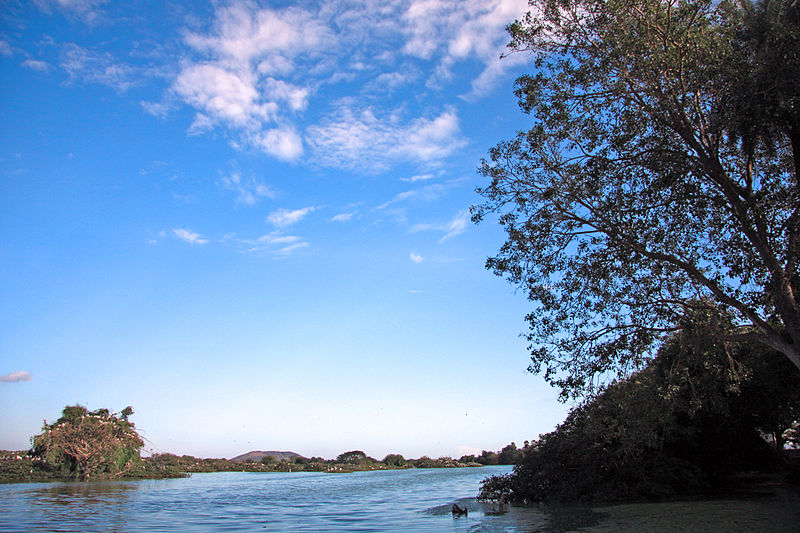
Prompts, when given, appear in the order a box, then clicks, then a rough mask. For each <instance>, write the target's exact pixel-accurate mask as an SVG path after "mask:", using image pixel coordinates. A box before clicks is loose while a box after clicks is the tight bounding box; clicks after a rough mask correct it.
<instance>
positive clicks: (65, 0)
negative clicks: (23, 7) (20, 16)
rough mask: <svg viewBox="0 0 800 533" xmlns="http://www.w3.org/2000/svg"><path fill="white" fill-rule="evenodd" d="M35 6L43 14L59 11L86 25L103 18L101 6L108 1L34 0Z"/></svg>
mask: <svg viewBox="0 0 800 533" xmlns="http://www.w3.org/2000/svg"><path fill="white" fill-rule="evenodd" d="M34 1H35V3H36V5H37V6H39V8H40V9H42V10H43V11H45V12H48V13H49V12H50V11H51V10H52V9H54V8H55V9H59V10H60V11H63V12H65V13H68V14H72V15H76V16H78V17H80V18H82V19H83V20H84V21H86V22H87V23H90V24H92V23H96V22H98V21H99V20H101V19H102V17H103V12H102V8H101V6H102V5H103V4H107V3H108V1H109V0H34Z"/></svg>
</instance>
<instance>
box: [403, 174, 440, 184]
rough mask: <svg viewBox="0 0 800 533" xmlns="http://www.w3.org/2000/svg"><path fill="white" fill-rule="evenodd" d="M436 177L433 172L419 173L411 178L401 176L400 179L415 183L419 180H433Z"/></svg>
mask: <svg viewBox="0 0 800 533" xmlns="http://www.w3.org/2000/svg"><path fill="white" fill-rule="evenodd" d="M435 177H436V176H434V175H433V174H417V175H415V176H411V177H410V178H400V181H408V182H411V183H415V182H417V181H427V180H432V179H433V178H435Z"/></svg>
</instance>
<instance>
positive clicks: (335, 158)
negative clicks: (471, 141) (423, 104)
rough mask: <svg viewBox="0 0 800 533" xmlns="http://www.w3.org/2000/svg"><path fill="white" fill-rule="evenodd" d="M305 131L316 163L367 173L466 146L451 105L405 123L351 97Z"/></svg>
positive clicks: (423, 160)
mask: <svg viewBox="0 0 800 533" xmlns="http://www.w3.org/2000/svg"><path fill="white" fill-rule="evenodd" d="M306 133H307V136H306V141H307V142H308V144H309V145H310V146H311V147H312V149H313V151H314V156H315V160H316V161H319V162H321V163H322V164H324V165H326V166H333V167H344V168H358V169H359V170H362V171H365V172H368V173H379V172H382V171H384V170H386V169H387V168H388V167H389V166H390V165H392V164H394V163H396V162H398V161H403V160H411V161H414V162H418V163H428V162H435V161H436V160H439V159H442V158H445V157H447V156H449V155H451V154H452V153H454V152H455V151H456V150H458V149H459V148H461V147H463V146H464V145H465V144H466V139H464V138H463V137H462V136H461V132H460V127H459V124H458V116H457V115H456V111H455V110H454V109H447V110H446V111H443V112H442V113H440V114H439V115H438V116H435V117H432V118H417V119H414V120H411V121H410V122H406V121H404V120H403V117H402V116H401V114H400V113H398V112H391V113H388V114H385V115H382V114H380V112H378V111H377V110H376V109H373V108H372V107H366V108H359V107H358V105H357V104H356V103H355V102H353V101H352V100H350V99H346V100H344V101H343V102H341V103H340V105H339V106H338V109H337V110H336V112H335V113H333V114H332V115H329V116H328V117H326V118H325V119H323V120H322V122H321V123H320V124H318V125H314V126H311V127H309V128H308V129H307V130H306Z"/></svg>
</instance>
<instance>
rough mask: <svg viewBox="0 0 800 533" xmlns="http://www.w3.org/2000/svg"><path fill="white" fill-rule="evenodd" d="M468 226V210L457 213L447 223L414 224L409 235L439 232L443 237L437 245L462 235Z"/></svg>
mask: <svg viewBox="0 0 800 533" xmlns="http://www.w3.org/2000/svg"><path fill="white" fill-rule="evenodd" d="M469 225H470V216H469V211H468V210H466V209H465V210H463V211H459V212H458V214H457V215H456V216H455V217H453V218H452V219H451V220H450V221H448V222H443V223H436V224H416V225H414V226H412V228H411V230H410V231H411V233H419V232H422V231H441V232H444V236H443V237H442V238H441V239H439V243H440V244H441V243H443V242H445V241H446V240H448V239H452V238H453V237H455V236H457V235H461V234H462V233H464V232H465V231H466V230H467V228H468V227H469Z"/></svg>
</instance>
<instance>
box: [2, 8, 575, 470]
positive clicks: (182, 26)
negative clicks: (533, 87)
mask: <svg viewBox="0 0 800 533" xmlns="http://www.w3.org/2000/svg"><path fill="white" fill-rule="evenodd" d="M525 9H526V2H524V1H519V0H489V1H487V0H480V1H473V0H462V1H455V0H404V1H383V2H378V1H370V0H365V1H355V0H335V1H327V2H262V3H256V2H248V1H232V2H210V3H203V2H177V1H167V2H164V3H160V2H144V1H130V2H110V1H103V0H37V1H34V2H16V1H13V0H11V1H6V2H3V10H2V11H3V15H2V26H0V88H1V89H0V90H2V98H0V106H1V107H0V114H1V115H2V117H3V119H2V123H0V124H1V125H0V287H2V289H0V290H2V294H0V376H3V377H2V381H1V382H0V448H6V449H22V448H25V447H27V445H28V438H29V437H30V436H31V435H33V434H35V433H36V432H38V430H39V429H40V427H41V423H42V419H48V420H53V419H55V418H57V417H58V415H59V413H60V410H61V409H62V408H63V407H64V406H65V405H67V404H72V403H81V404H84V405H86V406H87V407H89V408H90V409H95V408H99V407H108V408H111V409H114V410H119V409H122V408H123V407H125V406H126V405H133V406H134V408H135V410H136V414H135V415H134V418H133V420H134V421H135V422H136V424H137V427H138V428H139V429H140V430H141V432H142V433H143V435H144V436H145V437H146V438H147V439H148V449H149V450H152V451H156V452H177V453H189V454H192V455H199V456H216V457H219V456H222V457H231V456H233V455H237V454H239V453H242V452H245V451H248V450H252V449H283V450H294V451H297V452H299V453H302V454H304V455H308V456H311V455H320V456H324V457H332V456H335V455H337V454H338V453H341V452H343V451H347V450H351V449H356V448H357V449H363V450H364V451H366V452H367V453H368V454H370V455H373V456H376V457H379V458H380V457H382V456H383V455H385V454H386V453H389V452H399V453H403V454H405V455H406V456H414V457H418V456H420V455H423V454H427V455H431V456H441V455H450V456H458V455H460V454H462V453H465V452H467V451H469V450H470V449H477V450H480V449H499V448H500V447H501V446H503V445H505V444H506V443H508V442H510V441H512V440H513V441H516V442H517V443H518V444H521V442H522V441H523V440H525V439H531V438H535V437H537V436H538V435H539V434H540V433H542V432H545V431H549V430H550V429H552V427H553V426H554V425H555V424H556V423H558V422H559V421H560V420H561V419H562V418H563V416H564V414H565V410H566V407H565V406H563V405H561V404H559V403H558V402H557V401H556V399H555V398H556V393H555V391H553V390H551V389H550V388H549V387H548V386H547V385H546V384H544V382H543V381H542V379H541V378H539V377H536V376H532V375H530V374H528V373H526V371H525V369H526V366H527V361H528V356H527V353H526V346H525V341H524V340H522V339H520V338H519V334H520V333H523V332H524V331H525V329H526V326H525V323H524V315H525V313H526V312H527V310H528V304H527V302H526V301H525V298H524V296H523V294H522V293H516V292H515V288H514V287H512V286H510V285H508V284H506V283H505V282H504V281H503V280H501V279H500V278H496V277H495V276H493V275H492V274H491V273H490V272H488V271H486V270H485V269H484V268H483V265H484V262H485V259H486V257H487V256H489V255H492V254H493V253H494V252H495V251H496V250H497V248H498V247H499V246H500V244H501V243H502V241H503V234H502V232H501V230H500V229H499V228H498V227H497V225H496V224H494V223H493V222H492V221H488V222H485V223H483V224H481V225H480V226H475V225H473V224H472V223H471V222H470V221H469V216H468V209H469V206H470V205H472V204H474V203H477V202H479V201H480V198H479V197H478V196H477V195H476V193H475V192H474V189H475V187H476V186H478V185H480V184H481V182H482V178H481V177H480V176H478V175H477V173H476V170H475V169H476V167H477V165H478V164H479V162H480V159H481V157H483V156H484V155H485V154H486V152H487V150H488V149H489V148H490V147H491V146H492V145H494V144H495V143H496V142H498V141H499V140H501V139H503V138H507V137H510V136H511V135H513V133H514V132H515V131H516V130H517V129H520V128H524V127H526V126H527V119H526V117H525V116H523V115H522V114H521V113H520V111H519V110H518V109H517V107H516V102H515V99H514V96H513V94H512V85H513V80H514V79H515V77H516V76H518V75H519V74H521V73H522V72H525V70H526V69H527V68H529V65H528V60H529V58H528V57H526V56H525V55H522V54H518V55H512V56H510V57H507V58H505V59H502V60H501V59H499V56H500V54H501V53H502V52H503V51H504V45H505V43H506V42H507V36H506V34H505V31H504V27H505V26H506V25H507V24H508V23H510V22H512V21H513V20H514V19H515V18H517V17H519V16H520V15H521V14H522V13H524V11H525Z"/></svg>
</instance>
